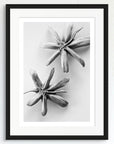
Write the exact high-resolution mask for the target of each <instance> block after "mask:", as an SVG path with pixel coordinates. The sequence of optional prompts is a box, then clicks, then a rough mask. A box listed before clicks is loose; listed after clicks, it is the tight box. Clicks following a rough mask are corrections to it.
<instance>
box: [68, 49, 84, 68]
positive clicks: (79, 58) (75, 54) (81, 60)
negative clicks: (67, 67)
mask: <svg viewBox="0 0 114 144" xmlns="http://www.w3.org/2000/svg"><path fill="white" fill-rule="evenodd" d="M66 50H67V51H68V53H69V54H70V55H71V56H72V57H74V58H75V59H76V60H77V61H78V62H79V63H80V64H81V65H82V66H83V67H84V66H85V62H84V60H83V59H82V58H81V57H80V56H79V55H78V54H77V53H75V52H74V51H73V50H72V49H70V48H68V47H67V48H66Z"/></svg>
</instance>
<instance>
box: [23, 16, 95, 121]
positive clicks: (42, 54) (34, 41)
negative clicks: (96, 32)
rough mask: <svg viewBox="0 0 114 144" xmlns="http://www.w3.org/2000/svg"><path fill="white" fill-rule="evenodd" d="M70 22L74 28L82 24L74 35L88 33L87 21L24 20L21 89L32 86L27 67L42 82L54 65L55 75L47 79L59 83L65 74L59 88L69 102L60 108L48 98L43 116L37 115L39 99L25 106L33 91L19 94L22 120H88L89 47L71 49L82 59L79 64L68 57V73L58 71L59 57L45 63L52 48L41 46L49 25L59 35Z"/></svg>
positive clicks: (78, 35) (44, 40)
mask: <svg viewBox="0 0 114 144" xmlns="http://www.w3.org/2000/svg"><path fill="white" fill-rule="evenodd" d="M62 19H63V18H62ZM41 20H42V19H41ZM52 20H53V19H52ZM57 21H58V20H57ZM60 21H61V20H60ZM70 21H72V20H70ZM78 21H79V20H78ZM70 24H73V25H74V29H75V30H77V29H79V28H81V27H83V29H82V30H81V31H80V32H79V33H78V34H77V36H76V38H80V37H87V36H88V37H89V36H90V34H89V31H90V23H89V22H74V23H72V22H59V23H58V22H57V23H56V22H55V23H53V22H40V23H39V22H31V23H30V22H25V23H24V47H23V48H24V54H23V57H24V58H23V60H24V79H23V80H24V91H27V90H31V89H34V88H35V85H34V83H33V80H32V78H31V75H30V70H31V69H33V70H36V71H37V73H38V75H39V77H40V79H41V80H42V82H45V80H46V79H47V77H48V75H49V72H50V70H51V69H52V68H53V67H55V74H54V76H53V79H52V81H51V83H52V84H55V83H57V82H59V81H60V80H62V79H63V78H65V77H66V78H70V81H69V83H68V84H67V85H66V86H65V87H64V88H63V89H64V90H66V91H67V94H64V95H63V97H64V98H65V99H66V100H67V101H68V102H69V105H68V106H67V107H65V108H61V107H60V106H58V105H56V104H54V103H52V102H50V101H48V112H47V115H46V116H45V117H43V116H42V115H41V101H40V102H39V103H37V104H36V105H34V106H32V107H30V106H27V102H28V101H29V100H30V99H31V98H32V96H33V95H34V94H33V93H29V94H26V95H24V96H22V97H24V121H26V122H31V121H36V122H38V121H41V122H49V121H54V122H64V121H67V122H71V121H74V122H77V121H79V122H87V121H88V122H89V121H90V68H89V67H90V60H89V59H90V54H89V53H90V52H89V51H90V48H89V47H86V48H81V49H78V50H77V51H76V50H75V51H76V52H77V53H78V54H79V55H80V56H81V57H82V59H84V61H85V67H82V66H81V64H80V63H79V62H77V61H76V60H75V59H74V58H72V57H68V58H69V73H67V74H66V73H63V71H62V68H61V62H60V56H59V57H58V58H57V59H56V60H55V61H54V62H53V63H52V64H51V65H50V66H48V67H47V66H46V63H47V60H48V59H49V58H50V57H51V56H52V54H53V53H54V52H55V51H54V50H49V49H44V48H42V46H43V45H44V44H46V43H47V42H49V41H52V40H53V39H52V38H53V35H52V34H51V33H50V31H49V26H50V27H52V28H54V29H55V30H56V31H57V32H58V34H59V35H60V37H61V35H63V33H64V35H65V32H66V31H65V30H66V29H67V27H68V26H69V25H70ZM52 42H53V41H52ZM22 68H23V67H22ZM23 93H24V92H23ZM92 94H93V93H92ZM93 112H94V111H93Z"/></svg>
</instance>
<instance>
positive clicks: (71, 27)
mask: <svg viewBox="0 0 114 144" xmlns="http://www.w3.org/2000/svg"><path fill="white" fill-rule="evenodd" d="M72 30H73V25H70V26H69V27H68V28H67V33H66V39H65V41H66V42H68V41H69V40H70V39H71V36H72Z"/></svg>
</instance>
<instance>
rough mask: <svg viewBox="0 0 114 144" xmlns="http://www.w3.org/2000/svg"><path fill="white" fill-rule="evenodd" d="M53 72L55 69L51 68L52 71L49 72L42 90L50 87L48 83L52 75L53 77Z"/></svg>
mask: <svg viewBox="0 0 114 144" xmlns="http://www.w3.org/2000/svg"><path fill="white" fill-rule="evenodd" d="M54 72H55V69H54V68H53V69H52V70H51V72H50V74H49V77H48V79H47V81H46V83H45V84H44V89H47V88H49V86H50V81H51V79H52V77H53V75H54Z"/></svg>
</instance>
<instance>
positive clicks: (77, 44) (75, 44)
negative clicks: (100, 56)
mask: <svg viewBox="0 0 114 144" xmlns="http://www.w3.org/2000/svg"><path fill="white" fill-rule="evenodd" d="M89 45H90V40H85V41H83V40H80V41H74V42H73V43H71V44H70V45H69V47H70V48H71V49H75V48H80V47H85V46H89Z"/></svg>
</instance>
